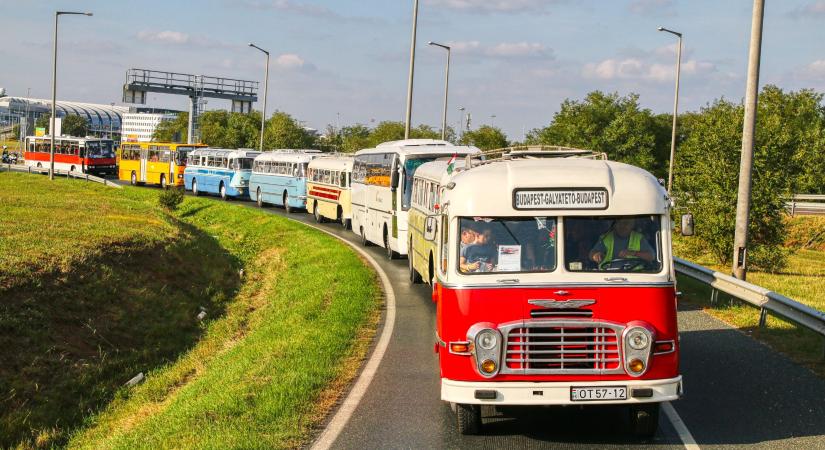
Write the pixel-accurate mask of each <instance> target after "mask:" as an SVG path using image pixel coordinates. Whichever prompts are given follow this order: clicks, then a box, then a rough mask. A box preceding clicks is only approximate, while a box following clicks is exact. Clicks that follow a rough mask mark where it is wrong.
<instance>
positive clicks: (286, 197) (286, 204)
mask: <svg viewBox="0 0 825 450" xmlns="http://www.w3.org/2000/svg"><path fill="white" fill-rule="evenodd" d="M284 211H286V213H287V214H290V213H292V207H291V206H289V194H287V193H286V191H284Z"/></svg>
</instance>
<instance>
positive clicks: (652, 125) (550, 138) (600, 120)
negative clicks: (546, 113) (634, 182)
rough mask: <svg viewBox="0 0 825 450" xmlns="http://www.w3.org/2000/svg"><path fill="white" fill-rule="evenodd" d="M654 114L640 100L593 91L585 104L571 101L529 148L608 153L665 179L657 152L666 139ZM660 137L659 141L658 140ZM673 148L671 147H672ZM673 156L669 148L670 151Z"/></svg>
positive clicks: (535, 134) (534, 135)
mask: <svg viewBox="0 0 825 450" xmlns="http://www.w3.org/2000/svg"><path fill="white" fill-rule="evenodd" d="M662 123H663V121H661V120H660V121H657V120H655V119H654V116H653V113H651V112H650V110H648V109H642V108H640V106H639V96H638V95H637V94H633V93H631V94H629V95H628V96H626V97H620V96H619V94H617V93H613V94H605V93H603V92H601V91H593V92H590V93H589V94H587V96H586V97H585V98H584V100H582V101H575V100H570V99H567V100H565V101H564V102H563V103H562V105H561V110H560V111H559V112H558V113H556V114H555V116H553V121H552V122H551V123H550V125H548V126H547V127H545V128H542V129H536V130H533V131H531V132H530V134H529V135H528V139H527V143H528V144H545V145H562V146H568V147H581V148H585V149H588V150H595V151H599V152H604V153H607V155H608V157H609V158H610V159H612V160H616V161H621V162H625V163H628V164H633V165H636V166H639V167H642V168H644V169H647V170H650V171H653V172H654V173H656V174H657V175H659V176H661V175H662V173H661V170H662V167H664V164H663V162H662V161H658V160H657V155H661V154H662V153H663V152H664V151H663V150H657V149H656V147H657V143H658V145H662V138H661V135H660V134H659V133H661V131H658V132H657V125H659V126H661V124H662ZM657 137H658V139H657ZM668 145H669V144H668ZM667 151H668V153H669V147H668V150H667Z"/></svg>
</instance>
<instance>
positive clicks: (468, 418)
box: [455, 403, 481, 435]
mask: <svg viewBox="0 0 825 450" xmlns="http://www.w3.org/2000/svg"><path fill="white" fill-rule="evenodd" d="M455 418H456V425H457V428H458V434H463V435H468V434H478V432H479V431H481V407H480V406H479V405H465V404H461V403H458V404H456V405H455Z"/></svg>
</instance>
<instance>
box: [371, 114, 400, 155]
mask: <svg viewBox="0 0 825 450" xmlns="http://www.w3.org/2000/svg"><path fill="white" fill-rule="evenodd" d="M401 139H404V123H403V122H394V121H388V120H385V121H382V122H379V123H378V125H376V126H375V128H373V129H372V132H370V136H369V140H368V145H367V147H365V148H369V147H375V146H376V145H378V144H380V143H382V142H389V141H399V140H401Z"/></svg>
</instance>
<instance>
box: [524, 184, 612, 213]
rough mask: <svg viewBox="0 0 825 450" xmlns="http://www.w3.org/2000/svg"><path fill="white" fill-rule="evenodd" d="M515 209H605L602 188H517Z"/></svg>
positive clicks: (605, 192)
mask: <svg viewBox="0 0 825 450" xmlns="http://www.w3.org/2000/svg"><path fill="white" fill-rule="evenodd" d="M513 208H515V209H607V191H606V190H604V189H517V190H516V191H515V192H513Z"/></svg>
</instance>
